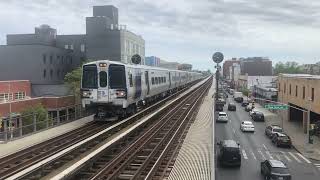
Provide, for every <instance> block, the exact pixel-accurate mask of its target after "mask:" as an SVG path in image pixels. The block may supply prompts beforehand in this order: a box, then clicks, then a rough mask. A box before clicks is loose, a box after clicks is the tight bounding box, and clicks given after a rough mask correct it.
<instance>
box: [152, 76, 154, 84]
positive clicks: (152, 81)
mask: <svg viewBox="0 0 320 180" xmlns="http://www.w3.org/2000/svg"><path fill="white" fill-rule="evenodd" d="M151 84H152V85H154V77H152V78H151Z"/></svg>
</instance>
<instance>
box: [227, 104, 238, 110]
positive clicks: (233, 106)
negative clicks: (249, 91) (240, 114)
mask: <svg viewBox="0 0 320 180" xmlns="http://www.w3.org/2000/svg"><path fill="white" fill-rule="evenodd" d="M236 110H237V106H236V105H235V104H234V103H229V104H228V111H236Z"/></svg>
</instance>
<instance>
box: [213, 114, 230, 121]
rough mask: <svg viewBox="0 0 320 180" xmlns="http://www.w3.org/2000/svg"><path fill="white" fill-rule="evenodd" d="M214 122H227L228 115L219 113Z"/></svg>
mask: <svg viewBox="0 0 320 180" xmlns="http://www.w3.org/2000/svg"><path fill="white" fill-rule="evenodd" d="M216 122H226V123H227V122H228V115H227V113H225V112H219V113H218V117H217V120H216Z"/></svg>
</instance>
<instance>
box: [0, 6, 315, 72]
mask: <svg viewBox="0 0 320 180" xmlns="http://www.w3.org/2000/svg"><path fill="white" fill-rule="evenodd" d="M106 4H113V5H115V6H116V7H118V8H119V17H120V23H121V24H126V25H127V27H128V29H129V30H132V31H133V32H135V33H137V34H140V35H142V36H143V37H144V39H145V40H146V55H156V56H159V57H163V58H165V59H170V60H180V61H185V62H189V63H193V64H194V66H195V67H197V68H206V67H208V66H211V61H210V57H211V54H212V53H213V52H214V51H216V50H220V51H223V52H224V54H225V56H226V57H227V58H228V57H232V56H236V57H240V56H242V57H245V56H269V57H271V58H273V59H277V60H281V59H282V58H287V57H292V58H293V59H295V57H296V58H297V59H305V60H306V62H308V60H309V62H311V61H312V60H314V59H315V58H319V57H320V55H319V53H318V52H317V48H318V47H319V45H320V37H319V36H318V35H317V33H318V29H319V27H320V23H319V22H320V21H319V19H320V18H319V17H320V14H319V12H318V10H319V8H320V2H317V1H314V0H305V1H299V0H282V1H279V0H197V1H193V0H175V1H172V0H161V1H154V0H138V1H137V0H81V1H79V0H46V1H45V0H7V1H1V2H0V8H1V11H0V27H1V29H0V36H1V37H0V43H1V44H4V43H5V40H4V39H5V35H6V34H11V33H32V32H33V30H34V27H35V26H39V25H40V24H49V25H50V26H52V27H54V28H57V29H58V33H59V34H78V33H84V32H85V17H86V16H91V14H92V6H93V5H106Z"/></svg>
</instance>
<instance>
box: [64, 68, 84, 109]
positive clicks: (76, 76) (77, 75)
mask: <svg viewBox="0 0 320 180" xmlns="http://www.w3.org/2000/svg"><path fill="white" fill-rule="evenodd" d="M81 75H82V67H78V68H77V69H74V70H73V71H71V72H69V73H67V74H66V76H65V77H64V82H65V83H66V84H67V85H68V86H69V87H70V89H71V91H72V94H73V95H74V96H75V100H76V103H79V102H80V84H81Z"/></svg>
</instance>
